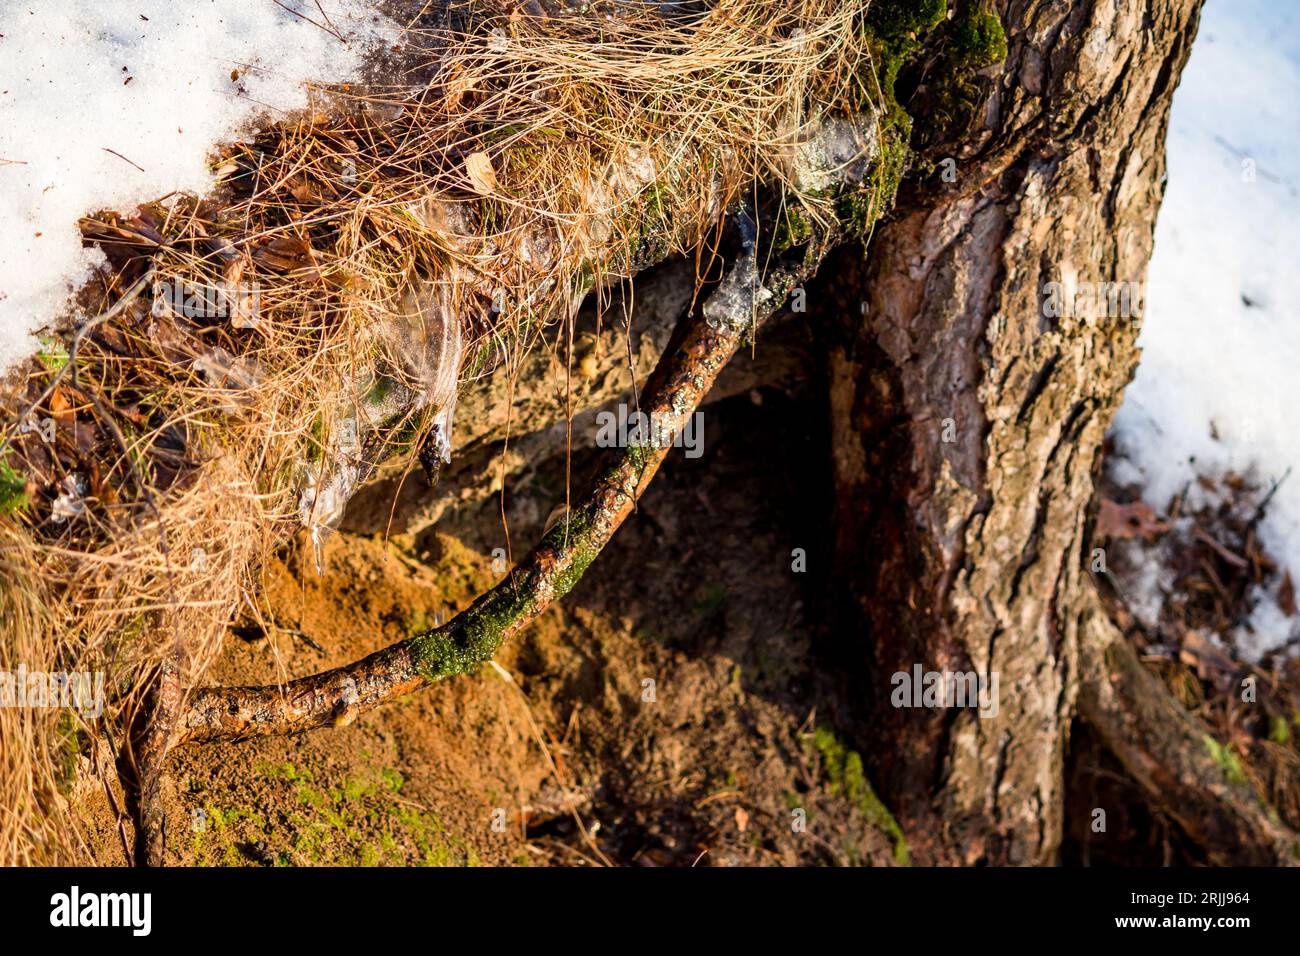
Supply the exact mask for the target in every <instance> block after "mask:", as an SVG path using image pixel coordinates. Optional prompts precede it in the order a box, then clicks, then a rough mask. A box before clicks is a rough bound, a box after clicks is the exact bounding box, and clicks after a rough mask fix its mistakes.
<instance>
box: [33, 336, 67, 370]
mask: <svg viewBox="0 0 1300 956" xmlns="http://www.w3.org/2000/svg"><path fill="white" fill-rule="evenodd" d="M40 342H41V348H40V351H38V352H37V353H36V357H37V358H38V359H40V361H41V364H42V365H44V366H45V368H46V369H47V370H48V371H51V372H57V371H58V370H59V369H61V368H63V366H65V365H67V364H68V350H67V349H65V348H64V347H63V343H62V342H60V341H59V340H58V339H52V338H42V339H41V340H40Z"/></svg>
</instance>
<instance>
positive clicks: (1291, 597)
mask: <svg viewBox="0 0 1300 956" xmlns="http://www.w3.org/2000/svg"><path fill="white" fill-rule="evenodd" d="M1277 606H1278V607H1280V608H1281V609H1282V613H1283V614H1285V615H1286V616H1287V617H1295V612H1296V606H1295V582H1294V581H1292V580H1291V572H1290V571H1286V572H1284V573H1283V575H1282V583H1281V584H1280V585H1278V589H1277Z"/></svg>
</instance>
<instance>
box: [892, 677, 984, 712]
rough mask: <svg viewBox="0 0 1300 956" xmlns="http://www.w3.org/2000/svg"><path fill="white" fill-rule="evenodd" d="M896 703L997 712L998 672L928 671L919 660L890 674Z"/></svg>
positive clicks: (903, 705)
mask: <svg viewBox="0 0 1300 956" xmlns="http://www.w3.org/2000/svg"><path fill="white" fill-rule="evenodd" d="M889 682H890V684H892V685H893V687H894V691H893V693H892V694H890V695H889V702H890V703H891V704H893V705H894V706H895V707H926V708H932V709H937V708H940V707H945V708H949V707H973V708H978V709H979V715H980V716H981V717H986V718H987V717H996V716H997V715H998V672H997V671H991V672H989V673H988V674H981V673H978V672H976V671H927V670H925V669H924V668H923V667H922V666H921V665H920V664H914V665H912V670H911V671H910V672H909V671H898V672H896V673H895V674H894V676H893V677H892V678H890V681H889Z"/></svg>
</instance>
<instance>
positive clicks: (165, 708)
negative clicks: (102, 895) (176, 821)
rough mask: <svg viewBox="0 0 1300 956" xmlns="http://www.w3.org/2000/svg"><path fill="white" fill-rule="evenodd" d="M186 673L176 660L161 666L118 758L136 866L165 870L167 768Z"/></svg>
mask: <svg viewBox="0 0 1300 956" xmlns="http://www.w3.org/2000/svg"><path fill="white" fill-rule="evenodd" d="M180 674H181V668H180V662H179V660H178V658H177V657H176V656H175V655H173V656H169V657H167V658H166V659H164V660H163V661H162V663H161V664H159V666H158V671H157V674H156V675H155V677H154V679H153V682H152V684H151V685H150V689H149V693H148V694H147V695H146V698H145V701H144V704H143V706H142V707H140V709H139V710H138V711H137V714H136V717H135V719H134V720H133V721H131V727H130V732H128V733H127V735H126V739H125V741H124V743H123V747H122V753H121V755H120V756H119V757H118V776H119V777H120V778H121V780H122V783H123V789H124V790H125V792H126V797H127V809H128V810H129V811H130V813H131V815H132V818H133V819H134V821H135V852H134V860H133V862H134V863H135V865H136V866H162V865H163V851H164V847H165V845H166V819H165V816H164V814H163V802H162V768H163V762H164V761H165V760H166V759H167V752H168V750H169V749H170V748H171V744H172V737H173V734H174V733H175V730H176V721H177V718H178V717H179V715H180V709H181V704H182V699H181V679H180Z"/></svg>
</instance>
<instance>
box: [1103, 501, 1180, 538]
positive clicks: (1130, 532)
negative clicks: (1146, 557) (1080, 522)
mask: <svg viewBox="0 0 1300 956" xmlns="http://www.w3.org/2000/svg"><path fill="white" fill-rule="evenodd" d="M1168 530H1169V525H1168V523H1167V522H1165V521H1163V520H1161V519H1160V518H1159V517H1157V516H1156V513H1155V510H1154V509H1153V508H1152V507H1151V506H1150V505H1149V504H1147V503H1146V502H1145V501H1134V502H1132V503H1131V504H1126V505H1122V504H1119V503H1118V502H1115V501H1111V500H1110V499H1109V498H1102V499H1101V507H1100V509H1099V510H1098V512H1097V535H1098V536H1099V537H1102V538H1145V537H1148V536H1149V535H1156V534H1162V533H1164V532H1166V531H1168Z"/></svg>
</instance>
